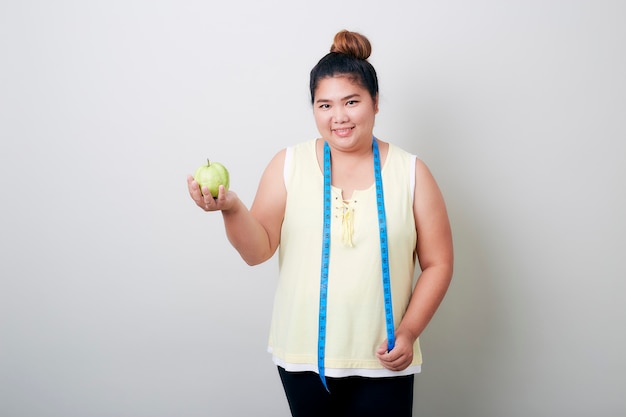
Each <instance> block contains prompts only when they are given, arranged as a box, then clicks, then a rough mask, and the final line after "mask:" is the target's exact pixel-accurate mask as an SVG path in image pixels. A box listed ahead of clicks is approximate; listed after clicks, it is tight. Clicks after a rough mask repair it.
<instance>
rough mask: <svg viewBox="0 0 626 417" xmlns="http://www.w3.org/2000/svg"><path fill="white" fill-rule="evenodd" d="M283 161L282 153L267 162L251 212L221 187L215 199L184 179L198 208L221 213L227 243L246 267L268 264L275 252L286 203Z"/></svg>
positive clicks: (283, 154)
mask: <svg viewBox="0 0 626 417" xmlns="http://www.w3.org/2000/svg"><path fill="white" fill-rule="evenodd" d="M284 161H285V151H284V150H283V151H281V152H279V153H278V154H276V156H274V158H273V159H272V160H271V161H270V163H269V164H268V166H267V168H266V169H265V172H264V173H263V175H262V177H261V181H260V183H259V188H258V190H257V194H256V196H255V199H254V202H253V204H252V207H251V208H250V210H248V208H247V207H246V206H245V204H244V203H243V202H242V201H241V200H240V199H239V197H237V195H236V194H235V193H234V192H233V191H230V190H229V191H226V190H225V189H224V187H222V186H220V190H219V194H218V196H217V198H215V199H214V198H213V197H211V195H210V193H209V192H208V190H207V189H205V190H203V193H201V192H200V189H199V187H198V183H197V182H196V181H194V180H193V177H191V176H189V177H188V178H187V184H188V187H189V194H190V195H191V198H192V199H193V200H194V201H195V202H196V204H197V205H198V206H199V207H200V208H202V209H203V210H205V211H221V212H222V217H223V219H224V227H225V229H226V236H227V237H228V240H229V241H230V243H231V244H232V245H233V247H234V248H235V249H236V250H237V251H238V252H239V254H240V255H241V257H242V258H243V260H244V261H246V263H247V264H249V265H257V264H260V263H262V262H264V261H266V260H268V259H269V258H271V257H272V255H273V254H274V253H275V252H276V248H278V244H279V242H280V228H281V226H282V221H283V217H284V214H285V202H286V200H287V191H286V189H285V183H284V180H283V166H284Z"/></svg>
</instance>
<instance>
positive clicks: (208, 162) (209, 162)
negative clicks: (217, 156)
mask: <svg viewBox="0 0 626 417" xmlns="http://www.w3.org/2000/svg"><path fill="white" fill-rule="evenodd" d="M206 166H208V167H210V166H211V161H209V158H207V159H206Z"/></svg>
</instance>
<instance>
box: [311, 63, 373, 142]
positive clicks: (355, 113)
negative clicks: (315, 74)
mask: <svg viewBox="0 0 626 417" xmlns="http://www.w3.org/2000/svg"><path fill="white" fill-rule="evenodd" d="M376 113H378V100H373V99H372V96H370V93H369V91H368V90H367V89H366V88H365V87H363V86H361V85H360V84H358V83H357V82H355V81H353V80H352V79H351V77H349V76H342V75H338V76H333V77H327V78H323V79H322V80H320V81H319V83H318V85H317V90H315V98H314V101H313V114H314V116H315V123H316V125H317V129H318V130H319V132H320V134H321V135H322V138H323V139H325V140H326V141H328V143H329V144H330V145H331V146H333V147H334V148H337V149H341V150H345V151H348V150H355V149H357V148H363V147H365V146H370V145H371V143H372V134H373V131H374V119H375V116H376Z"/></svg>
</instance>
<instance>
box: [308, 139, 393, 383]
mask: <svg viewBox="0 0 626 417" xmlns="http://www.w3.org/2000/svg"><path fill="white" fill-rule="evenodd" d="M372 150H373V153H374V181H375V183H376V205H377V208H378V227H379V235H380V255H381V266H382V278H383V296H384V300H385V323H386V327H387V350H392V349H393V348H394V346H395V327H394V323H393V304H392V301H391V282H390V278H389V247H388V243H387V218H386V215H385V196H384V194H383V179H382V174H381V167H380V152H379V150H378V143H377V142H376V138H375V137H373V138H372ZM330 165H331V164H330V147H329V146H328V142H324V218H323V234H322V264H321V272H320V305H319V322H318V339H317V367H318V372H319V376H320V379H321V380H322V384H324V388H326V391H328V385H327V384H326V374H325V371H324V353H325V350H326V307H327V300H328V264H329V260H330V218H331V214H330V204H331V196H330V191H331V167H330Z"/></svg>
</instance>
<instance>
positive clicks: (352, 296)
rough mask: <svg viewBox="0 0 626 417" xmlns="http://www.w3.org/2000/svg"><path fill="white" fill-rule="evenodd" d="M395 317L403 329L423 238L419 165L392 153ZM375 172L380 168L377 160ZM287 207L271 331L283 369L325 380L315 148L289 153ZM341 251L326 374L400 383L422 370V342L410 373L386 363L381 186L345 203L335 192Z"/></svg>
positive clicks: (386, 171) (389, 195) (387, 169)
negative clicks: (382, 352) (417, 208)
mask: <svg viewBox="0 0 626 417" xmlns="http://www.w3.org/2000/svg"><path fill="white" fill-rule="evenodd" d="M381 163H382V164H383V166H382V179H383V189H384V195H385V209H386V217H387V233H388V245H389V263H390V275H391V289H392V301H393V315H394V321H395V326H396V327H397V326H398V325H399V323H400V321H401V319H402V317H403V315H404V312H405V311H406V308H407V306H408V303H409V299H410V297H411V293H412V289H413V285H412V284H413V276H414V271H415V260H416V255H415V245H416V239H417V236H416V231H415V219H414V217H413V187H414V185H413V184H414V178H415V169H414V168H415V156H413V155H411V154H409V153H407V152H405V151H404V150H402V149H400V148H398V147H395V146H393V145H392V144H390V145H389V152H388V153H387V157H386V160H385V161H381ZM372 164H373V161H372ZM285 186H286V188H287V204H286V208H285V218H284V221H283V225H282V230H281V240H280V246H279V258H278V262H279V278H278V284H277V288H276V293H275V299H274V308H273V315H272V323H271V327H270V337H269V350H270V352H271V353H272V355H273V358H274V362H275V363H276V364H278V365H280V366H283V367H284V368H285V369H287V370H290V371H301V370H311V371H317V336H318V311H319V293H320V288H319V287H320V265H321V248H322V222H323V219H322V217H323V202H322V197H323V172H322V171H321V169H320V167H319V164H318V160H317V156H316V150H315V140H311V141H308V142H304V143H301V144H298V145H295V146H293V147H291V148H289V149H288V150H287V157H286V163H285ZM331 192H332V198H333V202H332V205H331V217H332V218H331V245H330V263H329V277H328V304H327V327H326V352H325V366H326V375H327V376H330V377H340V376H349V375H361V376H370V377H377V376H381V377H382V376H392V375H407V374H411V373H416V372H419V371H420V365H421V362H422V356H421V352H420V347H419V341H416V342H415V345H414V356H413V357H414V359H413V363H412V364H411V366H409V368H407V369H406V370H405V371H402V372H393V371H389V370H387V369H384V368H383V367H382V365H380V363H379V362H378V359H377V358H376V350H377V348H378V346H379V345H380V344H381V343H382V342H383V341H384V340H385V339H386V337H387V336H386V327H385V311H384V299H383V287H382V273H381V257H380V239H379V228H378V215H377V206H376V186H375V184H374V183H372V185H371V186H370V187H369V188H367V189H365V190H355V191H354V192H353V194H352V199H351V200H349V201H343V200H342V197H341V195H342V194H341V190H340V189H338V188H335V187H332V191H331Z"/></svg>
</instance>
